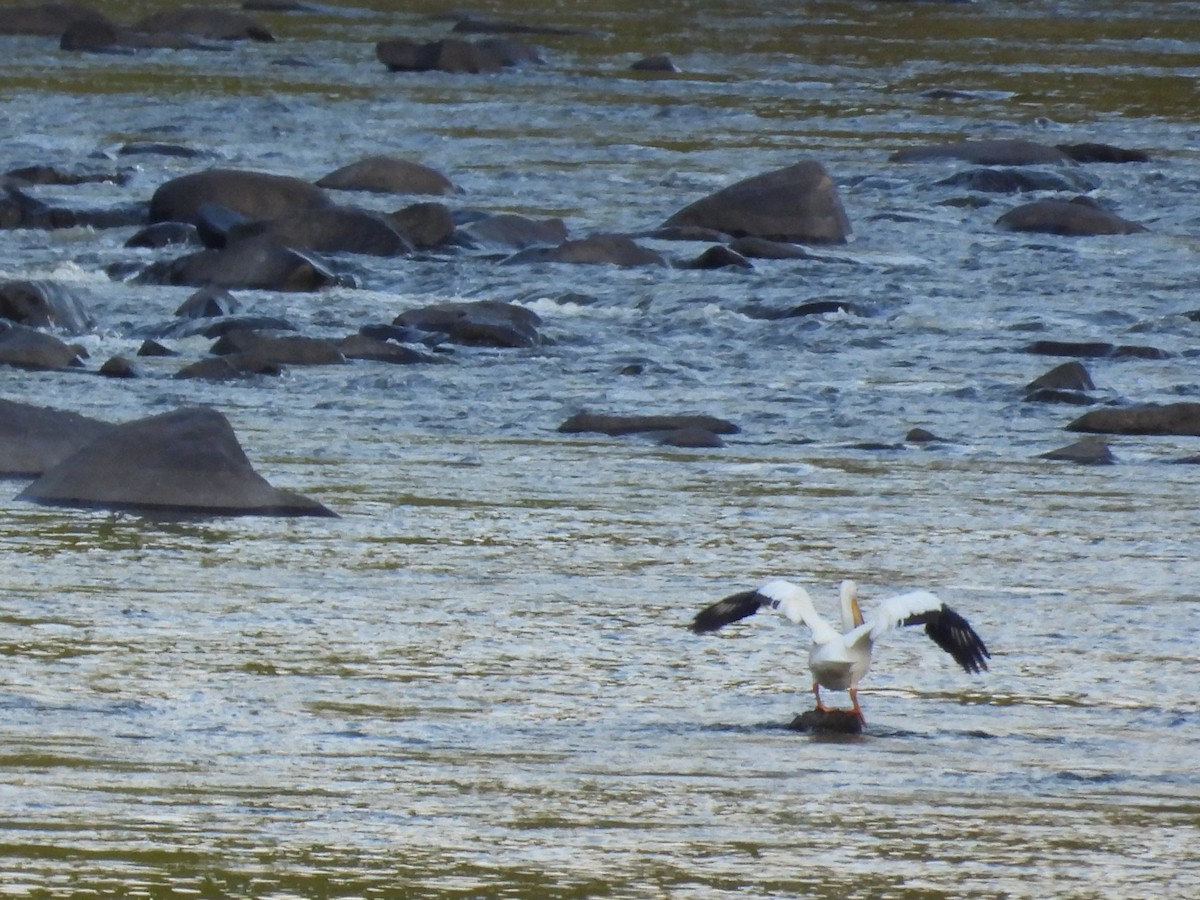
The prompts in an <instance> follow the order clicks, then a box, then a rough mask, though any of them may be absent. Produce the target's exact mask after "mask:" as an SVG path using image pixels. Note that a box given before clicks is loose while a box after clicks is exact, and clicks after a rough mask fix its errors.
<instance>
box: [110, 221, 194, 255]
mask: <svg viewBox="0 0 1200 900" xmlns="http://www.w3.org/2000/svg"><path fill="white" fill-rule="evenodd" d="M199 243H200V235H199V233H198V232H197V230H196V226H195V225H192V224H191V223H189V222H155V223H154V224H153V225H147V226H146V227H145V228H142V229H140V230H138V231H137V232H136V233H134V234H133V235H132V236H131V237H130V238H129V240H127V241H126V242H125V246H126V247H146V248H149V249H152V250H157V249H161V248H163V247H171V246H184V247H187V246H193V247H194V246H196V245H198V244H199Z"/></svg>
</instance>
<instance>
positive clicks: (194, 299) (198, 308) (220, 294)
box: [175, 287, 242, 319]
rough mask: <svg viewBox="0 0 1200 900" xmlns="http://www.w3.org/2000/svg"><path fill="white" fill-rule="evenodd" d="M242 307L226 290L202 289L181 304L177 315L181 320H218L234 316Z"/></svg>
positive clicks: (176, 311) (215, 288) (216, 288)
mask: <svg viewBox="0 0 1200 900" xmlns="http://www.w3.org/2000/svg"><path fill="white" fill-rule="evenodd" d="M241 307H242V304H241V303H240V302H239V301H238V299H237V297H235V296H233V294H231V293H229V291H227V290H225V289H224V288H218V287H202V288H200V290H198V291H196V292H195V293H193V294H191V295H189V296H188V298H187V299H186V300H184V301H183V302H182V303H181V304H179V308H178V309H176V310H175V315H176V316H177V317H178V318H180V319H216V318H220V317H221V316H232V315H234V314H235V313H237V312H238V310H240V309H241Z"/></svg>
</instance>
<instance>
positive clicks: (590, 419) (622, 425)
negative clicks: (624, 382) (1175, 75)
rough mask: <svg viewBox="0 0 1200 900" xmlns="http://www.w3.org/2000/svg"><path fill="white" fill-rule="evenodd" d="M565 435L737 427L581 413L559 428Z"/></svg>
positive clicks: (707, 419) (704, 420)
mask: <svg viewBox="0 0 1200 900" xmlns="http://www.w3.org/2000/svg"><path fill="white" fill-rule="evenodd" d="M558 430H559V431H560V432H562V433H563V434H583V433H585V432H596V433H599V434H607V435H610V436H613V437H616V436H619V435H625V434H638V433H640V432H647V431H661V432H681V431H684V430H697V431H705V432H708V433H710V434H714V435H717V434H737V433H738V432H739V431H741V429H740V428H738V426H737V425H735V424H733V423H732V422H730V421H728V420H726V419H718V418H716V417H715V416H687V415H683V416H607V415H599V414H596V413H588V412H580V413H576V414H575V415H573V416H571V417H570V418H569V419H567V420H566V421H565V422H563V423H562V424H561V425H559V426H558Z"/></svg>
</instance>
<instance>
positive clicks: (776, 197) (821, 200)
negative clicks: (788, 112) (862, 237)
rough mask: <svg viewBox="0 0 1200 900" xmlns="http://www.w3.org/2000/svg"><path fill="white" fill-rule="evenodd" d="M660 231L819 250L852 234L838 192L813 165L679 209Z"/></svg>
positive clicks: (764, 176)
mask: <svg viewBox="0 0 1200 900" xmlns="http://www.w3.org/2000/svg"><path fill="white" fill-rule="evenodd" d="M663 225H664V227H689V226H690V227H698V228H711V229H714V230H716V231H720V232H723V233H725V234H729V235H733V236H734V237H743V236H747V235H749V236H752V237H761V238H767V239H768V240H772V241H800V242H811V243H822V244H829V243H842V242H844V241H845V240H846V239H847V238H848V237H849V236H850V233H851V229H850V220H849V218H847V216H846V211H845V209H844V208H843V207H842V201H841V198H840V197H839V196H838V192H837V187H836V185H834V183H833V179H832V178H830V177H829V173H828V172H826V171H825V167H824V166H823V165H821V164H820V163H819V162H817V161H816V160H804V161H802V162H798V163H796V164H795V165H792V166H788V167H787V168H785V169H777V170H775V171H774V172H766V173H764V174H762V175H755V176H754V177H753V178H747V179H745V180H743V181H739V182H737V183H735V184H731V185H730V186H729V187H726V188H723V189H722V190H719V191H717V192H716V193H715V194H710V195H709V196H707V197H704V198H702V199H700V200H697V201H696V202H695V203H692V204H691V205H689V206H686V207H684V208H683V209H681V210H680V211H679V212H677V213H675V214H674V215H673V216H671V217H670V218H669V219H667V220H666V222H664V223H663Z"/></svg>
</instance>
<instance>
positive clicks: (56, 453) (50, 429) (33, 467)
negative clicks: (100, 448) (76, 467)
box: [0, 399, 115, 478]
mask: <svg viewBox="0 0 1200 900" xmlns="http://www.w3.org/2000/svg"><path fill="white" fill-rule="evenodd" d="M114 427H115V426H113V425H112V424H111V423H109V422H102V421H100V420H99V419H90V418H88V417H87V416H81V415H79V414H78V413H73V412H66V411H64V410H58V409H51V408H49V407H44V406H31V405H30V404H28V403H17V402H15V401H13V400H3V399H0V476H3V477H5V478H12V477H16V476H22V475H32V476H37V475H41V474H42V473H43V472H45V471H46V469H48V468H50V467H52V466H54V465H57V464H58V463H59V462H61V461H62V460H64V459H66V458H67V457H68V456H70V455H71V454H72V453H74V452H75V451H77V450H79V449H80V448H81V447H84V446H85V445H87V444H89V443H91V442H92V441H93V440H95V439H96V438H98V437H100V436H101V435H103V434H107V433H108V432H109V431H111V430H112V428H114Z"/></svg>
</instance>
